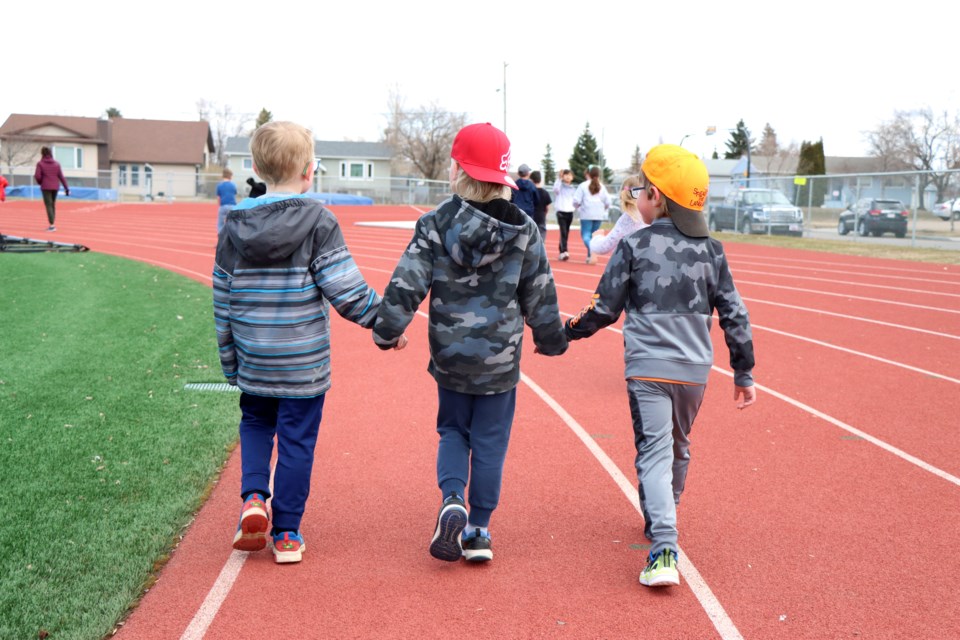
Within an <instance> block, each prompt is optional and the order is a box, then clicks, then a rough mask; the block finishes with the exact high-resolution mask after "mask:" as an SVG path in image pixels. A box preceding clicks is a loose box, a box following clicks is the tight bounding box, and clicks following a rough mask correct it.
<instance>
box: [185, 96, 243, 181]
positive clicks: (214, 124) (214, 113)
mask: <svg viewBox="0 0 960 640" xmlns="http://www.w3.org/2000/svg"><path fill="white" fill-rule="evenodd" d="M197 112H198V113H199V115H200V119H201V120H206V121H207V122H208V123H209V124H210V132H211V135H212V136H213V145H214V157H215V160H216V163H217V165H219V166H221V167H222V166H225V164H226V161H225V156H224V151H225V149H224V147H225V146H226V144H227V138H229V137H233V136H241V135H243V133H244V131H246V130H247V129H248V126H247V123H249V122H250V121H251V120H253V118H254V117H253V116H252V115H251V114H249V113H235V112H234V111H233V108H232V107H231V106H230V105H228V104H224V105H218V104H217V103H215V102H211V101H208V100H202V99H201V100H197Z"/></svg>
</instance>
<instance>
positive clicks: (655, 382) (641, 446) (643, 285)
mask: <svg viewBox="0 0 960 640" xmlns="http://www.w3.org/2000/svg"><path fill="white" fill-rule="evenodd" d="M640 179H641V184H640V185H638V186H636V187H631V193H632V195H633V197H634V198H636V200H637V208H638V209H639V210H640V214H641V216H642V217H643V220H644V222H646V223H648V224H649V225H650V226H649V227H648V228H646V229H643V230H641V231H639V232H637V233H634V234H632V235H629V236H627V237H626V238H625V239H623V240H622V241H621V242H620V243H619V244H618V245H617V248H616V250H615V251H614V253H613V256H612V257H611V258H610V263H609V264H608V265H607V268H606V270H605V271H604V273H603V276H602V277H601V278H600V283H599V285H598V286H597V290H596V293H595V294H594V296H593V300H592V301H591V303H590V304H589V305H588V306H587V307H585V308H584V309H583V310H582V311H581V312H580V314H579V315H578V316H576V317H575V318H571V319H570V320H568V321H567V323H566V333H567V337H568V338H569V339H571V340H577V339H579V338H587V337H589V336H592V335H593V334H594V333H596V332H597V331H599V330H600V329H602V328H603V327H606V326H608V325H611V324H613V323H614V322H616V321H617V319H618V318H619V317H620V314H621V313H622V312H624V311H626V314H627V317H626V319H625V320H624V322H623V342H624V349H625V354H624V355H625V358H624V359H625V361H626V378H627V395H628V398H629V401H630V414H631V416H632V418H633V432H634V441H635V444H636V447H637V456H636V468H637V479H638V480H639V493H640V506H641V509H642V510H643V517H644V520H645V521H646V525H645V528H644V534H645V535H646V537H647V538H648V539H649V540H650V542H651V548H650V555H649V557H648V562H647V566H646V567H645V568H644V569H643V571H642V572H641V573H640V583H641V584H643V585H646V586H650V587H657V586H666V585H676V584H679V583H680V576H679V572H678V570H677V551H678V548H679V547H678V545H677V510H676V509H677V504H679V502H680V494H681V493H682V492H683V487H684V483H685V481H686V477H687V466H688V464H689V462H690V452H689V447H690V439H689V438H690V430H691V428H692V427H693V422H694V420H695V419H696V417H697V412H698V411H699V410H700V403H701V402H702V400H703V394H704V391H705V389H706V384H707V378H708V377H709V375H710V368H711V366H712V365H713V346H712V343H711V341H710V327H711V324H712V315H713V311H714V309H716V310H717V312H718V313H717V315H718V316H719V319H720V328H721V329H723V333H724V336H725V338H726V343H727V346H728V348H729V350H730V367H731V368H732V369H733V372H734V377H733V380H734V392H733V399H734V402H735V403H736V406H737V408H738V409H743V408H745V407H748V406H750V405H751V404H753V403H754V401H755V399H756V392H755V390H754V387H753V375H752V371H753V364H754V361H753V338H752V334H751V331H750V320H749V317H748V314H747V308H746V307H745V306H744V304H743V301H742V300H741V298H740V294H739V293H738V292H737V288H736V286H734V283H733V277H732V276H731V274H730V269H729V267H728V265H727V258H726V256H725V255H724V253H723V246H722V245H721V244H720V242H719V241H717V240H714V239H712V238H710V237H709V233H708V231H707V224H706V221H705V220H704V217H703V213H702V211H703V205H704V202H705V201H706V197H707V186H708V184H709V178H708V175H707V169H706V167H705V166H704V164H703V162H702V161H701V160H700V159H699V158H698V157H697V156H696V155H694V154H692V153H690V152H689V151H687V150H685V149H683V148H682V147H678V146H676V145H659V146H657V147H654V148H653V149H651V150H650V153H649V154H647V157H646V159H645V160H644V162H643V165H642V167H641V175H640ZM654 275H655V276H656V277H653V276H654Z"/></svg>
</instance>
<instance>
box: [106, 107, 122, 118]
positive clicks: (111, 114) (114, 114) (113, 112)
mask: <svg viewBox="0 0 960 640" xmlns="http://www.w3.org/2000/svg"><path fill="white" fill-rule="evenodd" d="M106 113H107V118H109V119H111V120H113V119H114V118H122V117H123V115H122V114H121V113H120V109H117V108H116V107H107V112H106Z"/></svg>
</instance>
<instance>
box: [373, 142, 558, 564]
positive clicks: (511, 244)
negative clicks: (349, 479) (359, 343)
mask: <svg viewBox="0 0 960 640" xmlns="http://www.w3.org/2000/svg"><path fill="white" fill-rule="evenodd" d="M451 156H452V161H451V163H450V186H451V188H452V189H453V193H454V195H453V196H452V197H451V198H449V199H448V200H445V201H444V202H442V203H441V204H440V205H439V206H438V207H437V208H436V209H435V210H434V211H430V212H429V213H426V214H424V215H423V216H421V217H420V219H419V220H418V221H417V224H416V229H415V231H414V234H413V239H412V240H411V241H410V244H409V246H408V247H407V250H406V252H405V253H404V254H403V256H402V257H401V258H400V262H399V263H398V264H397V268H396V269H395V270H394V272H393V276H392V277H391V278H390V284H389V285H388V286H387V289H386V291H384V294H383V295H384V298H383V304H382V305H381V306H380V311H379V313H378V314H377V322H376V324H375V325H374V329H373V339H374V341H375V342H376V343H377V345H378V346H379V347H380V348H382V349H389V348H390V347H393V346H394V345H395V344H396V343H397V340H398V339H399V338H400V336H402V335H403V331H404V329H405V328H406V327H407V325H408V324H410V321H411V320H412V319H413V316H414V314H415V313H416V311H417V309H418V308H419V306H420V303H421V302H422V301H423V300H424V298H426V296H427V294H429V295H430V303H429V330H428V337H429V342H430V362H429V365H428V366H427V371H429V372H430V374H431V375H432V376H433V378H434V379H435V380H436V382H437V387H438V395H439V409H438V412H437V432H438V434H439V436H440V442H439V445H438V448H437V484H438V486H439V487H440V492H441V495H442V496H443V504H442V505H441V506H440V512H439V514H438V515H437V521H436V526H435V527H434V531H433V537H432V539H431V540H430V554H431V555H432V556H433V557H435V558H438V559H440V560H446V561H450V562H453V561H456V560H459V559H460V558H461V556H462V557H463V558H465V559H466V560H467V561H470V562H484V561H488V560H491V559H493V546H492V542H491V538H490V533H489V529H488V525H489V523H490V517H491V514H492V513H493V511H494V509H496V508H497V505H498V504H499V501H500V488H501V482H502V478H503V464H504V460H505V458H506V455H507V443H508V442H509V440H510V430H511V427H512V425H513V415H514V407H515V405H516V399H517V391H516V387H517V384H518V383H519V381H520V353H521V347H522V343H523V327H524V322H526V324H527V325H528V326H529V327H530V328H531V329H532V332H533V342H534V344H535V345H536V352H538V353H542V354H544V355H550V356H553V355H560V354H561V353H563V352H564V351H566V349H567V339H566V337H565V336H564V333H563V324H562V321H561V320H560V313H559V308H558V306H557V292H556V289H555V287H554V283H553V273H552V272H551V270H550V263H549V261H548V260H547V254H546V251H545V249H544V246H543V242H542V240H541V239H540V233H539V231H538V230H537V227H536V224H535V223H534V221H533V220H532V219H531V218H530V217H529V216H527V215H526V214H525V213H524V212H523V211H521V210H520V209H519V208H517V206H516V205H514V204H513V203H511V202H510V200H509V198H510V189H511V188H514V186H515V183H514V181H513V179H512V178H511V177H510V175H509V174H508V173H507V167H508V166H509V161H510V141H509V140H508V139H507V136H506V135H505V134H504V133H503V132H502V131H500V130H499V129H497V128H496V127H494V126H492V125H490V124H489V123H486V124H472V125H469V126H467V127H464V128H463V129H461V130H460V132H459V133H458V134H457V136H456V138H455V139H454V142H453V150H452V152H451ZM468 484H469V487H470V489H469V491H467V485H468ZM464 497H466V498H467V499H468V501H469V505H470V510H469V513H468V511H467V508H466V504H465V503H464ZM461 534H462V536H461Z"/></svg>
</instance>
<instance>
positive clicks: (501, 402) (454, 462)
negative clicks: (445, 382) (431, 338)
mask: <svg viewBox="0 0 960 640" xmlns="http://www.w3.org/2000/svg"><path fill="white" fill-rule="evenodd" d="M439 390H440V408H439V411H438V412H437V433H439V434H440V444H439V446H438V447H437V484H438V485H439V486H440V491H442V492H443V495H444V496H447V495H449V494H450V492H451V491H456V492H457V493H459V494H460V495H464V489H465V488H466V486H467V481H468V480H469V482H470V492H469V493H468V494H467V499H468V502H469V503H470V524H471V525H476V526H478V527H486V526H488V525H489V524H490V515H491V514H492V513H493V510H494V509H496V508H497V504H499V502H500V485H501V481H502V479H503V462H504V460H505V459H506V457H507V443H508V442H509V441H510V428H511V427H512V426H513V412H514V409H515V408H516V404H517V390H516V389H515V388H514V389H511V390H510V391H506V392H504V393H498V394H496V395H492V396H474V395H470V394H468V393H459V392H457V391H451V390H450V389H444V388H443V387H439Z"/></svg>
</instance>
